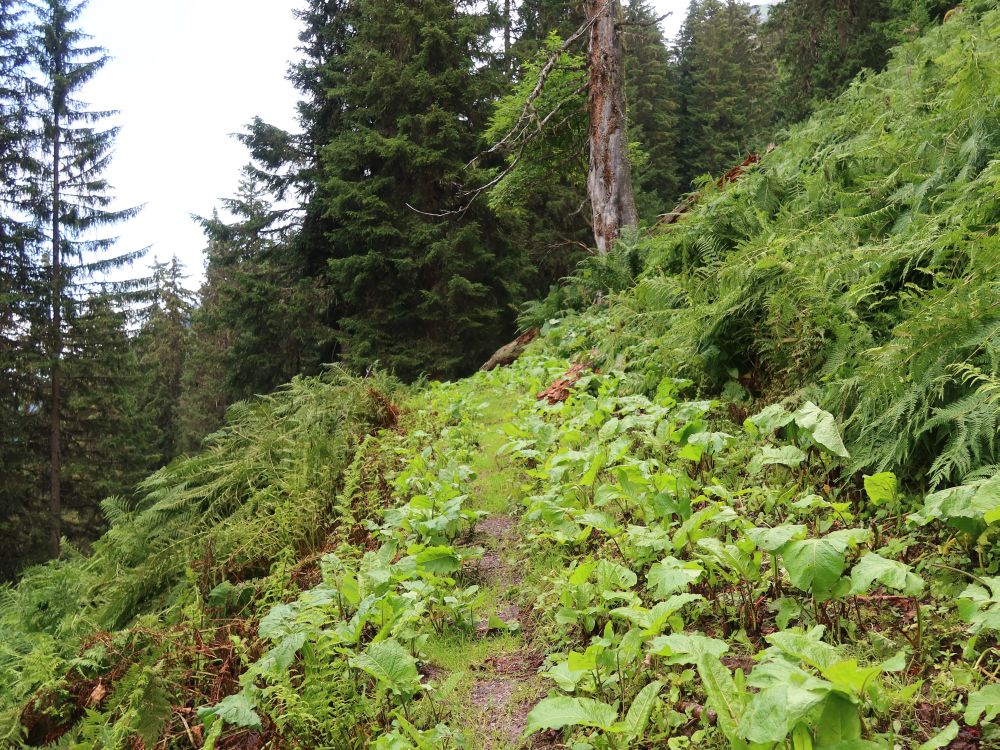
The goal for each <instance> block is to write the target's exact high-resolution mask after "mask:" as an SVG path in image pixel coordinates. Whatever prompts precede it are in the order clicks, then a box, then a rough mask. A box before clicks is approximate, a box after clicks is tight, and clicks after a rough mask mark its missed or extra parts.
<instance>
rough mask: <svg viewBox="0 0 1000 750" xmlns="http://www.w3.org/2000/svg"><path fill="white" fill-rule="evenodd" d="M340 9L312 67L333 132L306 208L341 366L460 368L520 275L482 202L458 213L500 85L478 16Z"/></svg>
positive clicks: (494, 330)
mask: <svg viewBox="0 0 1000 750" xmlns="http://www.w3.org/2000/svg"><path fill="white" fill-rule="evenodd" d="M347 13H348V20H347V25H348V26H349V27H350V28H351V30H352V32H351V34H350V35H349V36H348V38H347V40H346V46H345V49H344V52H343V54H341V55H339V56H337V57H335V58H334V59H332V60H330V61H329V65H330V67H329V68H328V69H327V70H325V71H324V78H325V79H326V80H327V81H328V82H329V85H330V88H329V89H328V91H327V93H326V96H327V97H329V98H330V99H331V100H332V101H335V102H337V104H338V114H337V116H338V118H339V119H340V123H339V127H338V128H337V130H336V132H334V133H331V134H330V139H329V141H328V142H327V143H326V144H325V145H324V146H323V148H322V149H321V151H320V153H319V158H318V161H317V164H316V174H317V183H316V188H315V192H314V193H313V194H312V195H311V196H310V199H309V201H308V205H307V216H316V215H318V216H322V217H323V224H324V226H323V228H324V230H325V231H324V232H323V237H322V240H323V247H324V248H325V249H326V252H327V253H328V267H329V271H328V274H329V284H330V289H331V291H332V293H333V294H334V301H335V305H336V311H337V326H338V331H337V338H338V341H339V344H340V356H341V358H343V359H344V360H346V361H347V362H348V363H350V364H351V365H353V366H354V367H356V368H358V369H360V370H364V369H366V368H368V367H370V366H371V365H372V364H374V363H375V362H380V363H381V364H382V366H384V367H388V368H390V369H392V370H394V371H396V372H397V373H399V374H400V375H401V376H403V377H408V378H412V377H414V376H416V375H418V374H420V373H422V372H426V373H430V374H434V375H454V374H457V373H459V372H462V371H467V370H469V369H471V368H472V367H474V366H475V365H478V364H479V363H480V362H481V361H482V360H484V359H485V358H486V356H488V354H489V353H490V352H491V351H492V350H493V349H495V348H496V345H497V344H498V343H500V342H501V340H502V339H503V338H504V336H505V335H506V334H507V333H508V331H509V329H510V327H511V322H512V318H513V315H512V310H511V305H512V303H513V302H514V301H516V300H517V299H518V297H519V294H520V277H521V276H522V274H523V271H524V269H523V261H522V256H521V255H519V254H518V252H515V250H514V249H513V248H511V247H510V245H509V244H508V243H507V242H506V240H505V238H504V237H503V233H502V231H501V228H500V226H499V225H498V223H497V222H496V220H495V218H494V217H493V215H492V213H491V212H490V211H489V210H488V208H487V207H486V206H485V205H483V204H482V203H479V202H477V203H474V204H473V205H472V206H471V207H469V208H468V210H464V211H461V210H458V209H461V208H462V206H461V201H460V200H458V198H457V194H458V192H459V190H460V187H461V185H462V183H463V182H473V181H474V180H475V179H476V178H475V175H474V173H473V174H472V175H470V174H469V173H468V172H466V170H465V165H466V163H467V162H468V161H469V160H470V159H471V158H472V157H473V156H475V155H476V153H477V152H478V150H479V149H480V142H479V134H480V133H481V132H482V129H483V127H484V124H485V120H486V116H487V113H488V103H489V101H490V99H491V97H493V96H494V95H495V94H496V93H497V91H498V85H499V83H500V79H499V76H498V69H497V66H496V63H495V61H494V60H493V59H491V56H490V53H489V52H487V50H489V47H490V35H491V32H492V25H491V22H490V21H491V19H489V18H488V17H486V16H484V15H483V14H481V13H479V12H477V11H476V9H475V3H472V2H453V1H452V0H429V1H426V2H420V3H416V2H404V3H381V2H374V1H373V0H358V1H357V2H355V3H352V4H351V6H350V8H349V9H348V11H347ZM451 211H457V212H455V213H451ZM422 212H423V213H422ZM427 214H447V215H444V216H440V215H431V216H429V215H427Z"/></svg>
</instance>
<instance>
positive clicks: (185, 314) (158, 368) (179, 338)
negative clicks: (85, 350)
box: [135, 256, 195, 468]
mask: <svg viewBox="0 0 1000 750" xmlns="http://www.w3.org/2000/svg"><path fill="white" fill-rule="evenodd" d="M153 295H154V297H153V300H152V302H151V303H150V305H149V306H148V308H147V309H146V310H145V315H144V318H145V319H144V320H143V322H142V327H141V329H140V331H139V334H138V336H137V337H136V341H135V347H136V350H137V357H138V365H139V367H140V369H141V372H142V376H141V382H142V392H141V394H140V399H139V401H140V404H139V410H140V412H142V413H143V414H144V419H146V420H148V422H149V424H150V427H151V428H152V430H153V435H152V445H151V446H150V448H151V459H152V463H153V466H152V468H159V467H160V466H163V465H165V464H167V463H169V462H170V461H171V460H172V459H174V458H175V457H177V456H178V455H179V454H180V440H181V426H180V414H179V409H180V402H181V395H182V381H183V376H184V370H185V367H186V364H187V358H188V352H189V350H190V347H191V316H192V313H193V310H194V301H195V295H194V293H193V292H191V291H189V290H188V289H186V288H185V287H184V268H183V266H182V265H181V263H180V262H179V261H178V260H177V258H176V256H175V257H174V258H173V259H172V260H171V261H170V262H169V263H159V262H157V263H155V264H154V265H153Z"/></svg>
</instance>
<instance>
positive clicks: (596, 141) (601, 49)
mask: <svg viewBox="0 0 1000 750" xmlns="http://www.w3.org/2000/svg"><path fill="white" fill-rule="evenodd" d="M619 15H620V4H619V2H618V0H587V18H588V19H590V20H592V21H593V24H592V26H591V28H590V50H589V57H588V64H589V71H590V94H589V101H588V107H589V114H590V174H589V175H588V176H587V193H588V195H589V196H590V204H591V208H592V210H593V215H594V240H595V241H596V243H597V250H598V252H600V253H607V252H608V251H609V250H611V247H612V246H613V244H614V241H615V240H616V239H617V238H618V235H619V233H620V232H621V229H622V228H623V227H634V226H636V225H637V224H638V223H639V217H638V214H637V213H636V210H635V195H634V194H633V192H632V168H631V166H630V165H629V160H628V133H627V128H626V124H625V56H624V52H623V50H622V44H621V39H620V38H619V36H618V30H617V28H616V24H617V20H618V17H619Z"/></svg>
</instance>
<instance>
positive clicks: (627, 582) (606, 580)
mask: <svg viewBox="0 0 1000 750" xmlns="http://www.w3.org/2000/svg"><path fill="white" fill-rule="evenodd" d="M594 581H595V583H596V584H597V591H598V593H602V594H603V593H605V592H607V591H619V590H623V589H630V588H632V587H633V586H635V584H636V583H638V581H639V579H638V577H637V576H636V574H635V573H633V572H632V571H631V570H629V569H628V568H626V567H625V566H624V565H619V564H618V563H614V562H611V561H610V560H601V561H600V562H599V563H597V567H596V568H595V570H594Z"/></svg>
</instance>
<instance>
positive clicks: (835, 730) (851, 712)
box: [816, 693, 861, 750]
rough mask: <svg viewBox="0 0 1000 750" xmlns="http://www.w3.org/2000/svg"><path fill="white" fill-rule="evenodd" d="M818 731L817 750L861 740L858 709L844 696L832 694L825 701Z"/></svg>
mask: <svg viewBox="0 0 1000 750" xmlns="http://www.w3.org/2000/svg"><path fill="white" fill-rule="evenodd" d="M816 729H817V732H816V750H828V749H829V748H834V747H836V746H837V745H839V744H841V743H844V742H853V741H855V740H859V739H861V716H860V714H859V713H858V707H857V706H856V705H854V704H853V703H852V702H851V701H849V700H847V699H846V698H844V697H843V696H841V695H838V694H837V693H830V694H829V695H828V696H827V697H826V700H824V701H823V713H821V714H820V717H819V723H818V724H817V726H816Z"/></svg>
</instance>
